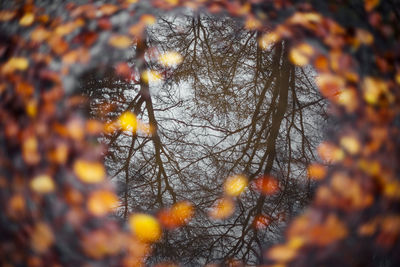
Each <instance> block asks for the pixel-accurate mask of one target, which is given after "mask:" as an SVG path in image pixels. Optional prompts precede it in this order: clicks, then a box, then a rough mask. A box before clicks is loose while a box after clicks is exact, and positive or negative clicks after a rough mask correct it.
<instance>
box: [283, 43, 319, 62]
mask: <svg viewBox="0 0 400 267" xmlns="http://www.w3.org/2000/svg"><path fill="white" fill-rule="evenodd" d="M313 54H314V48H313V47H312V46H311V45H309V44H307V43H301V44H299V45H296V46H295V47H293V48H292V49H291V50H290V53H289V58H290V61H291V62H292V63H293V64H295V65H298V66H305V65H307V64H308V63H309V61H310V58H311V56H312V55H313Z"/></svg>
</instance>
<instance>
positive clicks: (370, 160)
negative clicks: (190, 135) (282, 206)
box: [0, 0, 400, 266]
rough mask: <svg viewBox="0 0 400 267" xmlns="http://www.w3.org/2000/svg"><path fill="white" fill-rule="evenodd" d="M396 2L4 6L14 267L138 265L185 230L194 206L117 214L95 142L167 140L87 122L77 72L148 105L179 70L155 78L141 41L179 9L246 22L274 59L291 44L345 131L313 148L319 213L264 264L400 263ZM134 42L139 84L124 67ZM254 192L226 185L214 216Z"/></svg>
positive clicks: (1, 34)
mask: <svg viewBox="0 0 400 267" xmlns="http://www.w3.org/2000/svg"><path fill="white" fill-rule="evenodd" d="M399 6H400V5H399V3H398V1H395V0H385V1H383V0H381V1H379V0H365V1H361V0H359V1H357V0H354V1H317V0H316V1H312V0H310V1H306V0H303V1H302V0H297V1H296V0H292V1H291V0H276V1H260V0H249V1H238V0H236V1H228V0H221V1H207V0H203V1H201V0H193V1H180V0H152V1H137V0H125V1H123V0H119V1H107V3H105V2H103V1H70V2H64V1H54V2H53V1H44V0H43V1H7V2H6V1H3V2H2V3H1V4H0V7H1V10H0V21H1V24H0V77H1V80H0V166H1V168H0V198H1V212H0V239H1V241H0V262H1V264H2V266H64V265H66V266H70V265H78V266H141V265H143V264H144V262H145V261H146V259H147V258H148V257H151V250H152V244H153V243H154V242H156V241H157V240H159V238H160V237H161V235H162V227H164V228H176V227H179V226H182V225H184V224H185V223H186V222H187V221H189V220H190V219H191V218H192V217H195V216H196V214H195V212H194V211H193V209H192V206H191V204H190V203H188V202H177V203H176V204H174V205H173V206H172V207H169V208H165V209H163V213H161V214H160V215H158V216H153V215H151V214H144V213H135V214H130V215H127V216H128V223H127V224H125V223H123V222H121V221H120V220H119V219H118V218H116V217H115V216H112V213H113V211H114V210H115V207H116V205H117V202H118V198H117V196H116V194H115V193H114V190H113V188H112V185H111V184H110V182H109V181H108V180H107V179H106V171H105V167H104V165H103V157H104V154H105V151H106V148H105V147H104V146H102V145H99V144H98V143H97V142H96V140H97V139H96V138H98V137H99V136H101V135H102V134H103V133H104V132H106V133H107V132H108V133H113V132H124V131H131V132H133V131H135V132H136V130H137V129H139V128H140V127H141V128H140V129H141V131H143V132H144V133H145V134H149V135H152V134H155V133H156V130H157V129H156V128H155V129H153V130H152V129H151V127H155V126H154V125H151V123H150V125H146V124H145V123H144V122H141V121H140V120H138V119H137V118H136V116H135V114H134V113H123V114H122V116H119V117H117V118H115V121H114V122H113V123H111V124H105V123H104V122H102V121H96V120H89V119H87V117H85V116H83V114H80V112H79V110H80V109H79V107H80V106H82V104H83V103H84V101H85V100H84V99H82V97H79V96H73V94H72V91H73V90H74V88H76V86H77V85H76V81H77V77H78V76H79V75H82V74H83V73H84V72H85V71H86V70H88V69H90V68H92V67H93V66H103V67H105V66H108V65H110V64H112V65H114V66H115V69H116V70H118V71H119V73H120V75H121V76H122V77H124V76H125V77H129V78H131V77H133V78H132V79H134V80H135V81H136V82H138V83H139V84H141V85H142V88H143V89H142V91H141V93H142V94H143V95H145V96H146V94H149V92H148V87H149V86H148V84H149V83H151V82H154V81H157V80H160V79H163V78H165V77H164V76H166V75H167V74H168V73H167V72H165V73H163V72H158V71H155V70H146V69H145V68H144V61H145V53H146V52H147V51H146V49H147V48H146V47H142V46H141V44H143V42H142V41H143V38H145V37H144V35H143V34H144V33H145V31H146V27H148V26H149V25H151V24H154V23H155V21H156V15H157V13H158V12H163V11H169V12H176V11H175V10H179V8H181V7H185V8H190V9H193V10H207V11H208V12H210V13H227V14H229V15H230V16H235V17H238V18H239V19H240V20H241V21H242V22H243V24H244V25H245V27H246V28H247V29H249V30H252V31H256V32H257V33H259V34H260V38H259V45H260V47H261V48H262V49H266V50H268V49H271V47H273V46H274V45H276V44H284V45H285V47H286V46H287V47H290V51H289V53H287V57H286V59H289V60H290V61H291V63H292V64H294V65H296V66H304V65H306V64H311V65H312V66H314V68H315V69H316V71H317V72H318V75H317V78H316V83H317V85H318V87H319V90H320V92H321V94H322V95H323V96H324V97H325V98H326V99H328V100H329V102H330V107H329V109H330V114H331V116H333V117H335V118H337V121H338V125H337V129H338V130H337V131H336V132H334V133H332V136H331V137H330V140H328V141H326V142H323V143H322V144H321V145H320V146H319V147H318V149H317V152H318V154H319V155H320V157H321V159H322V161H323V163H324V165H321V164H320V165H318V164H316V163H314V164H313V165H311V166H310V167H309V173H310V176H312V177H314V178H315V179H317V180H319V181H320V182H319V186H318V189H317V191H316V196H315V198H314V200H313V202H312V204H311V205H310V206H309V208H308V209H307V211H306V212H304V213H303V214H302V215H300V216H298V217H296V218H295V219H294V220H293V221H292V223H291V224H290V226H289V227H288V230H287V233H286V239H285V242H284V243H282V244H280V245H276V246H273V247H272V248H270V249H268V250H267V251H266V252H265V257H264V259H263V261H264V264H266V265H271V266H338V265H342V266H398V265H399V264H400V253H399V251H400V242H399V235H400V205H399V201H400V178H399V176H400V170H399V166H400V165H399V164H398V163H399V158H400V156H399V151H400V139H399V136H400V135H399V126H400V116H399V107H400V103H399V86H400V55H399V53H400V49H399V46H400V40H399V38H400V32H399V31H400V28H399V27H398V25H399V22H400V20H399V18H400V17H399V16H400V8H399ZM133 44H135V45H136V46H137V56H136V59H135V66H136V67H137V69H138V70H139V73H131V68H130V66H127V65H125V64H124V63H123V59H124V57H126V56H127V55H129V47H131V45H133ZM160 61H161V65H164V66H166V67H168V66H169V65H176V64H179V63H180V61H181V58H180V55H179V54H178V55H177V54H175V53H172V52H171V53H169V54H164V55H163V56H162V57H161V58H160ZM284 61H285V60H284ZM286 61H287V60H286ZM288 72H289V71H288ZM139 126H140V127H139ZM260 179H261V180H258V181H256V185H255V187H256V188H259V190H260V191H261V193H263V194H265V195H268V194H274V193H275V192H276V191H277V190H279V185H277V182H276V181H275V178H274V177H270V176H265V177H261V178H260ZM247 183H248V181H247V179H246V177H242V176H240V175H239V174H238V176H233V177H229V178H228V179H227V181H226V183H225V186H224V194H223V195H222V196H221V199H220V201H219V202H218V203H216V204H215V206H214V207H213V209H211V212H210V216H213V217H215V218H218V219H223V218H226V217H229V216H230V214H231V213H232V211H233V209H234V207H235V205H234V203H235V201H238V199H240V195H241V192H242V191H243V190H244V188H245V187H246V185H247ZM269 219H270V218H268V217H265V216H264V217H262V215H260V217H257V220H256V222H255V225H258V226H260V228H261V229H262V227H263V225H265V224H267V223H268V220H269ZM168 264H169V263H168ZM168 264H167V263H166V264H165V265H160V266H169V265H168ZM225 264H226V265H229V266H241V264H242V263H240V261H238V260H236V259H231V260H228V261H227V262H226V263H225ZM243 264H244V263H243Z"/></svg>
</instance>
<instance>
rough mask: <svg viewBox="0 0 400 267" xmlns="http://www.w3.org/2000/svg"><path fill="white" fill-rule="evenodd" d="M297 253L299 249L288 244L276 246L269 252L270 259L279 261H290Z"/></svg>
mask: <svg viewBox="0 0 400 267" xmlns="http://www.w3.org/2000/svg"><path fill="white" fill-rule="evenodd" d="M296 255H297V249H295V248H293V247H290V246H286V245H278V246H274V247H272V248H271V249H270V250H269V251H268V252H267V257H268V258H269V259H271V260H274V261H278V262H288V261H290V260H292V259H293V258H294V257H296Z"/></svg>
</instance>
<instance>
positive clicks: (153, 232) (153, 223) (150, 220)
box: [129, 213, 161, 243]
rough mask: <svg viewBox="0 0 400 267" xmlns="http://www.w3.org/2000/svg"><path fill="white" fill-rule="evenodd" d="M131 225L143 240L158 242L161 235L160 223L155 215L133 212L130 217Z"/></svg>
mask: <svg viewBox="0 0 400 267" xmlns="http://www.w3.org/2000/svg"><path fill="white" fill-rule="evenodd" d="M129 226H130V229H131V231H132V232H133V233H134V234H135V236H136V237H137V238H138V239H139V240H140V241H142V242H148V243H152V242H156V241H157V240H159V239H160V237H161V227H160V224H159V223H158V221H157V220H156V219H155V218H154V217H153V216H150V215H147V214H144V213H136V214H133V215H131V216H130V217H129Z"/></svg>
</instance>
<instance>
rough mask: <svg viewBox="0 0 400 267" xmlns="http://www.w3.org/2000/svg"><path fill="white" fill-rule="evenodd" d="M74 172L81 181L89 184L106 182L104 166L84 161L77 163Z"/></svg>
mask: <svg viewBox="0 0 400 267" xmlns="http://www.w3.org/2000/svg"><path fill="white" fill-rule="evenodd" d="M74 172H75V173H76V175H77V176H78V178H79V179H80V180H81V181H83V182H85V183H89V184H92V183H99V182H102V181H104V179H105V175H106V172H105V169H104V166H103V164H101V163H99V162H94V161H87V160H83V159H78V160H76V161H75V163H74Z"/></svg>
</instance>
